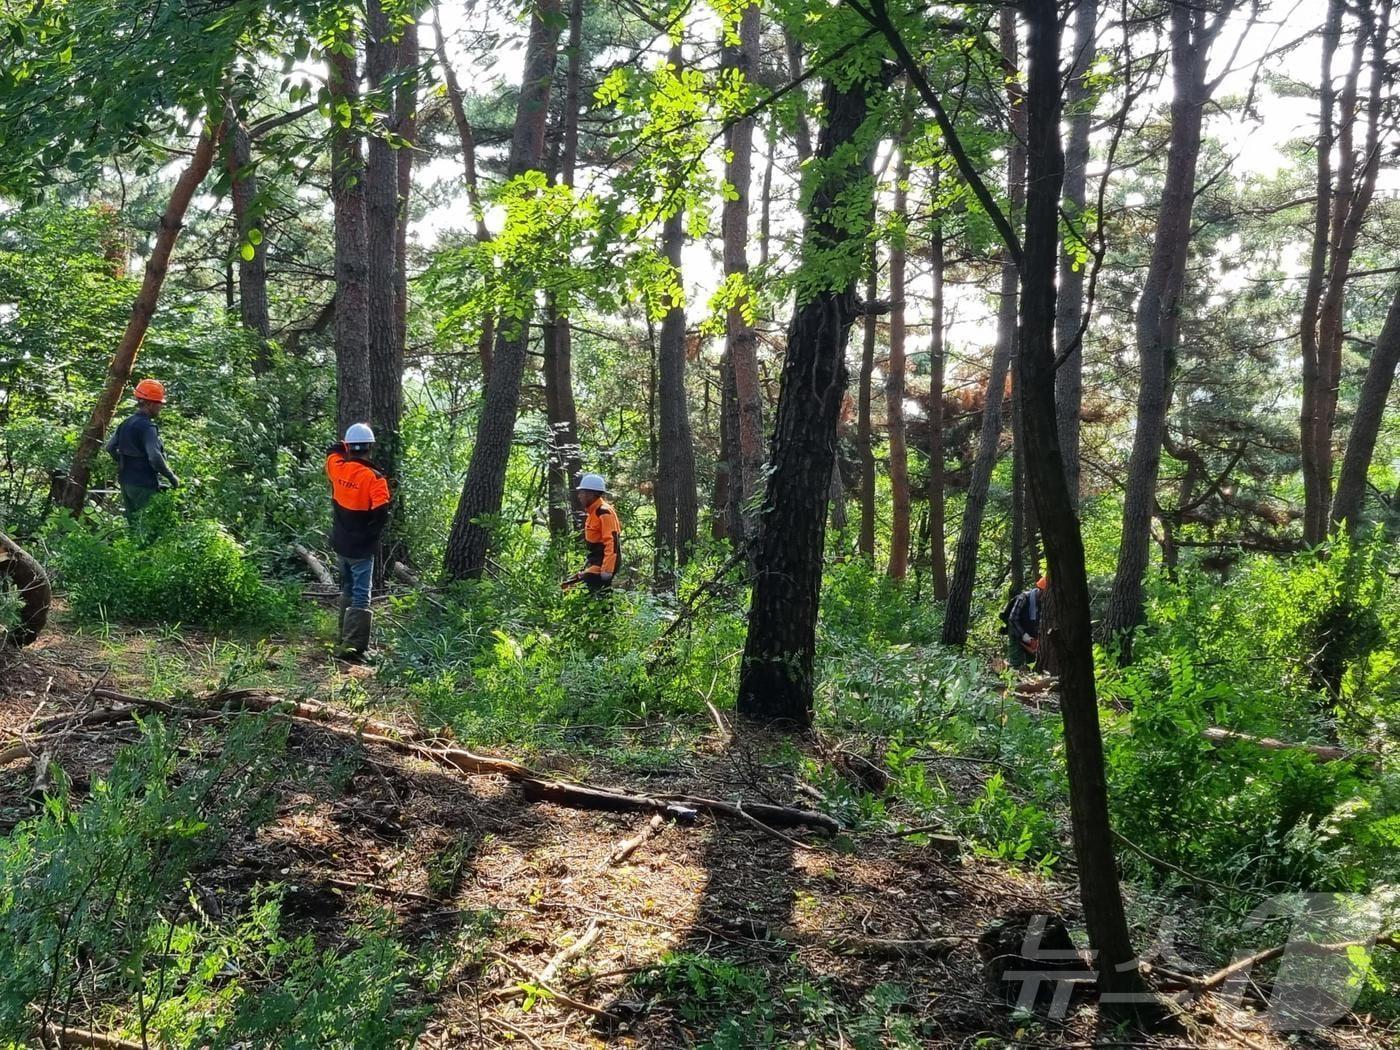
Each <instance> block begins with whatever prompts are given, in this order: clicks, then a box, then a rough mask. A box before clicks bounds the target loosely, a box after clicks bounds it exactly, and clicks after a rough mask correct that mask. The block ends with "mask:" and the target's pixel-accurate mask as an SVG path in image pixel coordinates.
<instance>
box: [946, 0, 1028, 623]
mask: <svg viewBox="0 0 1400 1050" xmlns="http://www.w3.org/2000/svg"><path fill="white" fill-rule="evenodd" d="M1001 53H1002V62H1003V64H1004V66H1005V67H1006V68H1007V69H1010V70H1014V69H1016V68H1017V66H1016V16H1015V14H1014V12H1013V11H1012V9H1010V8H1003V9H1002V14H1001ZM1006 90H1007V94H1008V96H1009V102H1010V111H1011V148H1010V150H1009V151H1008V156H1007V171H1006V181H1007V186H1008V189H1009V193H1008V197H1009V198H1010V202H1011V217H1010V221H1011V222H1012V223H1013V225H1014V224H1016V223H1017V222H1018V218H1019V215H1020V211H1021V205H1022V202H1023V201H1024V199H1025V184H1026V149H1025V145H1024V143H1025V139H1026V133H1025V106H1024V105H1023V104H1022V99H1021V96H1022V91H1021V88H1020V85H1019V84H1018V83H1017V81H1016V80H1015V78H1010V79H1008V81H1007V88H1006ZM1018 279H1019V278H1018V275H1017V272H1016V260H1015V259H1014V258H1013V257H1012V254H1011V251H1010V249H1009V248H1008V249H1006V250H1004V251H1003V252H1002V263H1001V305H1000V307H999V309H998V311H997V345H996V349H995V350H994V351H993V353H992V365H991V372H990V374H989V375H988V376H987V403H986V404H985V405H984V406H983V408H982V429H981V433H980V434H979V435H978V439H977V455H976V457H975V458H974V459H973V461H972V477H971V479H970V480H969V482H968V486H967V500H966V503H965V504H964V509H963V518H962V524H961V526H959V528H958V549H957V553H956V555H955V557H954V561H953V579H952V582H951V583H950V584H949V586H948V606H947V608H946V610H945V611H944V613H943V642H944V644H945V645H957V646H961V645H966V644H967V629H968V621H969V619H970V618H971V615H972V592H973V590H974V589H975V588H976V585H977V552H978V548H979V546H980V543H981V537H982V519H983V517H984V516H985V515H986V512H987V495H988V493H989V492H990V491H991V485H992V471H993V470H994V469H995V468H996V464H997V456H998V454H999V453H1000V451H1001V412H1002V399H1003V398H1004V397H1005V393H1006V374H1007V371H1008V370H1009V369H1010V367H1011V358H1012V355H1013V353H1014V352H1015V349H1016V304H1017V295H1016V292H1017V282H1018Z"/></svg>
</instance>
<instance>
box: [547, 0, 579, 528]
mask: <svg viewBox="0 0 1400 1050" xmlns="http://www.w3.org/2000/svg"><path fill="white" fill-rule="evenodd" d="M582 45H583V0H570V4H569V38H568V43H567V46H566V48H565V50H566V53H567V55H568V59H569V61H568V67H567V71H566V74H565V80H564V112H563V119H562V122H561V123H562V130H561V135H560V137H561V143H560V145H561V150H560V154H561V155H560V160H559V172H558V178H557V181H558V182H559V183H561V184H562V185H565V186H569V187H572V186H573V184H574V176H575V170H574V169H575V168H576V167H577V164H578V120H579V88H580V81H581V79H582V75H583V73H582V71H583V47H582ZM542 336H543V340H542V342H543V350H544V397H545V413H546V416H547V418H548V419H549V531H550V533H551V534H553V535H555V536H562V535H565V534H566V533H567V532H568V531H569V526H570V524H571V522H572V521H573V511H574V504H573V492H572V489H573V485H574V482H575V481H576V480H577V479H578V476H579V473H580V471H581V470H582V467H583V450H582V449H581V448H580V447H579V438H578V408H577V406H576V405H575V403H574V366H573V326H572V325H571V324H570V323H569V318H568V315H567V314H561V313H560V312H559V310H558V307H557V306H556V302H555V299H554V297H553V296H552V295H551V296H549V298H548V300H547V302H546V305H545V326H544V331H543V333H542Z"/></svg>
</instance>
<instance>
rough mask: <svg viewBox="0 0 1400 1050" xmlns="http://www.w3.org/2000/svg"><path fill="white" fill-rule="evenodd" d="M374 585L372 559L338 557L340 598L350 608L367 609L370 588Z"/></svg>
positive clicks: (371, 557)
mask: <svg viewBox="0 0 1400 1050" xmlns="http://www.w3.org/2000/svg"><path fill="white" fill-rule="evenodd" d="M373 583H374V557H373V555H371V556H370V557H368V558H347V557H346V556H345V555H343V554H342V555H341V556H340V597H341V599H342V600H343V601H345V602H346V603H347V604H348V605H349V606H350V607H351V608H354V609H368V608H369V593H370V587H371V586H372V585H373Z"/></svg>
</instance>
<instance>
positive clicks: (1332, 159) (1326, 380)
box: [1301, 0, 1392, 544]
mask: <svg viewBox="0 0 1400 1050" xmlns="http://www.w3.org/2000/svg"><path fill="white" fill-rule="evenodd" d="M1347 9H1348V5H1344V4H1342V3H1341V2H1340V0H1333V2H1332V3H1329V5H1328V14H1327V20H1326V22H1325V24H1324V27H1323V34H1322V36H1323V54H1322V73H1323V76H1322V82H1321V90H1320V107H1319V112H1320V115H1319V134H1318V146H1317V206H1316V207H1317V210H1316V220H1315V224H1314V230H1313V245H1312V256H1311V260H1310V267H1309V271H1308V283H1307V287H1306V290H1305V292H1304V296H1303V309H1302V323H1301V333H1302V340H1301V343H1302V357H1303V406H1302V421H1301V423H1302V425H1301V445H1302V463H1303V501H1304V502H1303V540H1304V542H1305V543H1308V544H1318V543H1321V542H1322V541H1323V540H1324V539H1326V537H1327V530H1328V522H1329V521H1330V520H1331V517H1332V515H1331V500H1332V464H1333V429H1334V427H1335V425H1336V414H1337V399H1338V392H1339V390H1340V386H1341V366H1342V345H1343V335H1344V314H1345V309H1344V307H1345V299H1346V286H1347V271H1348V269H1349V268H1350V265H1351V260H1352V256H1353V255H1354V253H1355V251H1356V246H1357V243H1358V240H1359V238H1360V234H1361V227H1362V224H1363V222H1364V220H1365V217H1366V213H1367V211H1368V209H1369V208H1370V203H1371V199H1372V197H1373V195H1374V193H1375V188H1376V177H1377V173H1378V171H1379V160H1380V152H1381V149H1380V145H1381V144H1380V138H1379V134H1380V123H1381V115H1382V106H1383V103H1384V100H1385V98H1386V97H1387V94H1388V92H1389V91H1390V90H1392V89H1391V86H1390V82H1389V80H1388V79H1387V70H1388V65H1387V59H1386V55H1387V53H1388V48H1389V36H1390V16H1391V3H1390V0H1380V2H1379V3H1377V4H1375V5H1367V9H1366V17H1365V18H1364V19H1360V20H1358V25H1357V27H1356V29H1355V39H1354V42H1353V46H1352V55H1351V62H1350V64H1349V66H1348V67H1347V72H1346V76H1345V79H1344V80H1343V86H1342V90H1341V92H1340V94H1337V93H1335V92H1334V89H1333V87H1332V62H1333V59H1334V57H1335V52H1336V49H1337V47H1338V45H1339V44H1340V39H1341V33H1342V23H1343V20H1344V18H1345V10H1347ZM1368 46H1369V48H1370V59H1369V68H1370V78H1369V84H1368V87H1367V90H1366V92H1365V106H1364V111H1365V119H1366V124H1365V134H1364V144H1363V145H1360V146H1358V144H1357V141H1356V125H1357V121H1358V116H1359V113H1360V110H1361V105H1360V100H1361V93H1360V91H1359V84H1360V79H1361V74H1362V71H1363V69H1365V68H1366V67H1367V65H1368V61H1367V48H1368ZM1334 150H1335V153H1334ZM1334 179H1335V185H1333V182H1334Z"/></svg>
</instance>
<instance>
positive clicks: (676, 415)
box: [656, 44, 732, 588]
mask: <svg viewBox="0 0 1400 1050" xmlns="http://www.w3.org/2000/svg"><path fill="white" fill-rule="evenodd" d="M669 61H670V65H671V70H672V72H673V73H674V74H675V75H676V76H680V73H681V68H682V62H683V61H684V58H683V56H682V54H681V48H680V45H679V44H676V45H675V46H673V47H672V48H671V54H670V59H669ZM684 245H685V217H684V215H683V214H682V212H681V208H680V206H679V204H678V205H677V206H676V210H675V211H674V212H673V213H672V214H671V215H669V216H667V218H666V222H665V225H664V227H663V230H662V235H661V253H662V255H663V256H665V258H666V261H667V262H668V263H670V264H671V267H672V269H674V271H675V273H676V277H677V279H678V280H679V278H680V275H681V272H682V271H681V249H682V248H683V247H684ZM657 383H658V387H659V389H658V391H657V399H658V404H657V421H658V426H659V428H660V448H659V453H660V454H659V462H658V465H657V472H656V585H657V587H658V588H673V587H674V586H675V582H676V570H677V569H678V568H680V567H681V566H684V565H685V563H686V562H688V561H689V560H690V556H691V554H692V553H693V551H694V548H695V537H696V532H697V527H698V526H697V518H698V513H697V507H696V496H695V492H696V489H695V445H694V439H693V438H692V436H691V432H690V410H689V406H688V403H687V399H686V393H685V307H684V306H683V305H682V304H681V303H679V302H673V303H672V304H671V308H670V309H669V310H668V311H666V316H665V317H663V318H662V319H661V339H660V346H659V349H658V359H657ZM731 480H732V479H731Z"/></svg>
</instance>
